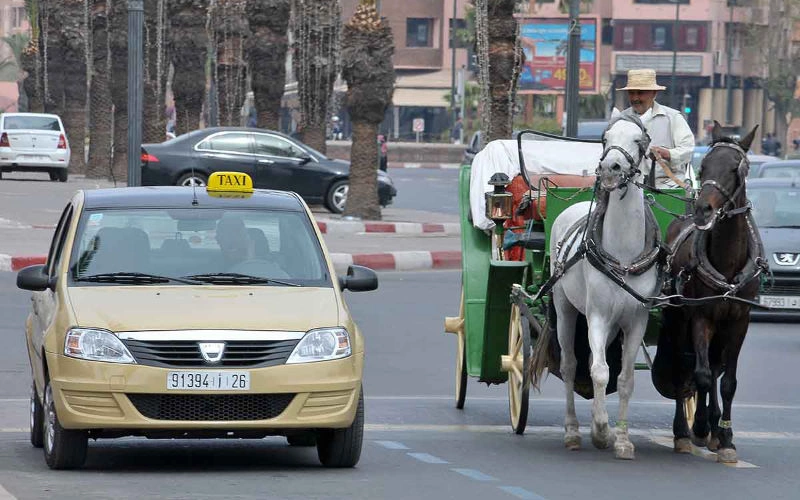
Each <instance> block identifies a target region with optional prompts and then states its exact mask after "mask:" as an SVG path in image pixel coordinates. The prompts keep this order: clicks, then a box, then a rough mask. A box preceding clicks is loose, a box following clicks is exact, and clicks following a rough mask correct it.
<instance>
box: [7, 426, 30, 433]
mask: <svg viewBox="0 0 800 500" xmlns="http://www.w3.org/2000/svg"><path fill="white" fill-rule="evenodd" d="M28 430H29V429H27V428H24V427H0V432H4V433H15V432H28Z"/></svg>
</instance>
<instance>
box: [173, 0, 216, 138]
mask: <svg viewBox="0 0 800 500" xmlns="http://www.w3.org/2000/svg"><path fill="white" fill-rule="evenodd" d="M167 5H168V18H169V37H168V38H169V44H168V51H169V54H170V60H171V61H172V64H173V66H174V68H175V75H174V77H173V81H172V91H173V94H174V96H175V108H176V115H177V118H176V122H177V123H176V124H175V129H176V133H178V134H183V133H185V132H191V131H192V130H196V129H198V128H199V127H200V117H201V115H202V112H203V100H204V98H205V89H206V76H205V67H206V59H207V55H208V43H207V42H208V36H207V34H206V14H207V11H208V0H170V1H169V2H168V4H167Z"/></svg>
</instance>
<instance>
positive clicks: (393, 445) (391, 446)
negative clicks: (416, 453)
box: [375, 441, 410, 450]
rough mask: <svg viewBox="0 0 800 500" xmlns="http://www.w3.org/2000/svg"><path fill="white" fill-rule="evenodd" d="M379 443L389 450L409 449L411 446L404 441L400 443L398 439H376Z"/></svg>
mask: <svg viewBox="0 0 800 500" xmlns="http://www.w3.org/2000/svg"><path fill="white" fill-rule="evenodd" d="M375 442H376V443H378V444H379V445H381V446H383V447H384V448H386V449H388V450H409V449H410V448H409V447H408V446H406V445H404V444H403V443H398V442H397V441H375Z"/></svg>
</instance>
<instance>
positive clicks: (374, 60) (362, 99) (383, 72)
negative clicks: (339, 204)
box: [342, 0, 395, 220]
mask: <svg viewBox="0 0 800 500" xmlns="http://www.w3.org/2000/svg"><path fill="white" fill-rule="evenodd" d="M393 54H394V43H393V40H392V30H391V28H390V27H389V24H388V23H387V22H385V21H383V20H382V19H381V18H380V15H379V14H378V11H377V9H376V8H375V0H361V3H360V5H359V6H358V7H357V8H356V12H355V14H353V17H352V18H351V19H350V21H349V22H348V23H347V24H345V26H344V30H343V32H342V77H343V78H344V79H345V81H347V95H346V103H347V106H348V109H349V110H350V117H351V119H352V122H353V145H352V149H351V153H350V162H351V163H350V191H349V193H348V196H347V205H346V206H345V211H344V213H345V215H351V216H356V217H361V218H363V219H375V220H377V219H380V217H381V209H380V205H379V204H378V192H377V175H378V168H377V165H378V148H377V144H376V138H377V135H378V127H379V125H380V123H381V122H382V121H383V117H384V115H385V113H386V109H387V108H388V107H389V105H390V104H391V102H392V94H393V93H394V81H395V74H394V67H393V66H392V55H393Z"/></svg>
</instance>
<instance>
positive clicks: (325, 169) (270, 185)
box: [142, 127, 397, 213]
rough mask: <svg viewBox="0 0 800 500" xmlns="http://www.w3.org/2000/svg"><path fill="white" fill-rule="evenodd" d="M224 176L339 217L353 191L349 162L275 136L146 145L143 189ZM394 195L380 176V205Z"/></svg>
mask: <svg viewBox="0 0 800 500" xmlns="http://www.w3.org/2000/svg"><path fill="white" fill-rule="evenodd" d="M376 168H377V166H376ZM220 170H225V171H234V172H243V173H245V174H248V175H249V176H250V177H251V178H252V179H253V183H254V185H255V187H256V188H263V189H278V190H283V191H294V192H296V193H297V194H299V195H300V196H302V197H303V199H304V200H305V201H306V202H307V203H309V204H323V205H325V207H327V208H328V210H330V211H331V212H334V213H341V212H342V211H343V210H344V207H345V203H346V201H347V193H348V192H349V189H350V185H349V175H350V162H347V161H344V160H334V159H332V158H328V157H327V156H325V155H324V154H322V153H320V152H319V151H316V150H314V149H313V148H311V147H309V146H307V145H305V144H303V143H302V142H300V141H298V140H297V139H293V138H291V137H289V136H287V135H284V134H281V133H279V132H273V131H271V130H262V129H253V128H237V127H213V128H206V129H203V130H195V131H194V132H189V133H186V134H183V135H180V136H178V137H176V138H175V139H171V140H169V141H166V142H163V143H161V144H144V145H142V185H143V186H205V185H206V182H208V177H209V175H211V174H212V173H213V172H216V171H220ZM395 195H397V189H395V187H394V183H393V182H392V179H391V177H389V175H388V174H387V173H386V172H383V171H380V170H379V171H378V200H379V202H380V204H381V205H382V206H384V207H385V206H387V205H389V204H390V203H391V202H392V199H393V198H394V197H395Z"/></svg>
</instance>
